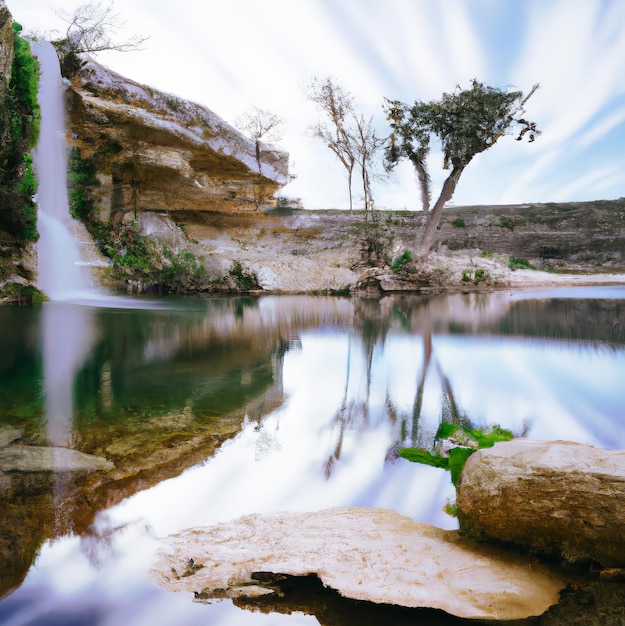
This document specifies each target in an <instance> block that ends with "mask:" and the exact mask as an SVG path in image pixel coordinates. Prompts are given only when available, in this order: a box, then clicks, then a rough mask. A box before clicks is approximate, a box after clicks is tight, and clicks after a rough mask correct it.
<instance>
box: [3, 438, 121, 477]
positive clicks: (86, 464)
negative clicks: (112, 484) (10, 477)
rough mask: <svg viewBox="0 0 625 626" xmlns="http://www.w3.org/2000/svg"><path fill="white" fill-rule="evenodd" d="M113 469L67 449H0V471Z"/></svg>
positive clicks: (111, 465)
mask: <svg viewBox="0 0 625 626" xmlns="http://www.w3.org/2000/svg"><path fill="white" fill-rule="evenodd" d="M114 467H115V466H114V465H113V463H111V462H110V461H107V460H106V459H103V458H102V457H99V456H94V455H92V454H85V453H84V452H78V451H77V450H70V449H69V448H50V447H44V446H18V445H14V446H8V447H5V448H0V472H56V473H68V472H71V473H88V472H97V471H107V470H112V469H114Z"/></svg>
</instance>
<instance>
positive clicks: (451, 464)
mask: <svg viewBox="0 0 625 626" xmlns="http://www.w3.org/2000/svg"><path fill="white" fill-rule="evenodd" d="M513 437H514V435H513V433H512V432H511V431H509V430H506V429H504V428H501V427H500V426H493V427H492V428H490V429H488V430H485V429H481V428H469V427H467V426H459V425H458V424H451V423H448V422H443V423H441V425H440V426H439V427H438V431H437V432H436V436H435V438H434V448H436V447H437V446H438V443H439V442H440V441H442V440H451V441H452V442H454V443H457V445H456V446H455V447H452V448H451V449H450V450H449V456H443V455H442V454H439V453H437V452H433V451H429V450H425V449H424V448H402V449H401V450H400V451H399V456H401V457H402V458H404V459H406V460H407V461H413V462H415V463H422V464H424V465H431V466H432V467H440V468H443V469H446V470H449V471H450V473H451V482H452V483H453V485H454V486H456V487H457V486H458V482H459V481H460V475H461V474H462V468H463V467H464V464H465V463H466V460H467V459H468V458H469V457H470V456H471V455H472V454H473V453H474V452H475V451H476V450H478V449H480V448H491V447H492V446H494V445H495V444H496V443H497V442H498V441H509V440H510V439H512V438H513Z"/></svg>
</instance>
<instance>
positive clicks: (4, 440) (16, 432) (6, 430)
mask: <svg viewBox="0 0 625 626" xmlns="http://www.w3.org/2000/svg"><path fill="white" fill-rule="evenodd" d="M23 436H24V431H23V430H22V429H21V428H10V427H0V448H4V447H5V446H8V445H9V444H10V443H13V442H14V441H15V440H17V439H21V438H22V437H23Z"/></svg>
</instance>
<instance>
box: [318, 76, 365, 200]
mask: <svg viewBox="0 0 625 626" xmlns="http://www.w3.org/2000/svg"><path fill="white" fill-rule="evenodd" d="M306 97H307V98H308V99H309V100H310V101H311V102H314V103H315V104H316V105H317V108H318V109H319V110H320V112H321V113H322V114H323V115H324V116H325V117H326V118H327V121H324V122H322V121H319V122H317V124H315V125H314V126H312V127H311V131H312V134H313V136H314V137H317V138H318V139H321V141H323V142H324V143H325V144H326V145H327V146H328V148H330V150H332V152H334V154H335V155H336V157H337V158H338V160H339V161H340V162H341V163H342V164H343V167H344V168H345V170H346V171H347V189H348V192H349V210H350V211H351V210H352V209H353V208H354V199H353V194H352V179H353V174H354V167H355V166H356V161H357V154H356V150H355V146H354V142H353V140H352V137H351V136H350V132H349V123H350V121H351V119H352V118H353V117H354V102H353V98H352V96H351V94H349V93H348V92H346V91H345V90H344V89H343V88H342V87H341V86H340V85H338V84H337V83H335V82H334V80H333V79H332V78H330V77H329V76H328V77H326V78H324V79H319V78H314V79H313V80H312V82H311V83H310V84H309V85H308V87H307V91H306Z"/></svg>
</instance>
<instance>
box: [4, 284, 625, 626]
mask: <svg viewBox="0 0 625 626" xmlns="http://www.w3.org/2000/svg"><path fill="white" fill-rule="evenodd" d="M133 305H136V306H137V308H132V306H133ZM624 326H625V289H623V288H621V287H602V288H579V289H576V290H571V289H567V290H561V291H558V290H552V291H547V290H541V291H533V292H514V293H512V292H496V293H493V294H454V295H449V296H428V297H424V296H422V297H420V296H403V297H399V296H398V297H387V298H384V299H382V300H366V299H365V300H358V299H349V298H331V297H308V296H293V297H291V296H280V297H262V298H215V299H208V300H200V299H162V300H151V301H145V300H125V301H124V308H121V307H120V303H119V302H118V303H116V304H115V306H112V307H105V306H85V305H84V304H83V305H77V304H70V303H60V302H56V303H55V302H53V303H46V304H45V305H43V306H41V307H39V308H36V307H33V308H14V307H4V308H0V328H1V329H2V331H1V332H0V428H12V429H15V428H21V429H22V430H23V433H24V435H23V438H22V440H21V441H20V442H19V443H28V444H31V445H53V446H60V447H69V448H73V449H76V450H80V451H82V452H85V453H88V454H94V455H97V456H103V457H106V458H108V459H109V460H111V461H112V462H113V463H114V464H115V466H116V469H115V470H114V471H112V472H111V473H110V474H109V475H108V476H106V477H103V476H98V475H91V476H88V477H84V476H83V477H76V476H75V477H71V478H68V477H67V475H65V476H59V475H56V476H55V475H53V476H52V477H50V476H41V475H31V476H30V477H29V478H28V480H26V479H24V478H23V475H21V476H18V477H16V476H15V475H6V474H5V475H4V477H2V475H0V478H1V480H0V511H3V513H2V528H1V533H0V557H2V560H3V562H4V563H5V564H6V565H5V572H4V574H3V575H2V576H1V577H0V584H1V585H2V587H1V588H0V598H1V599H0V623H3V624H5V623H6V624H16V625H17V624H19V625H27V624H57V623H58V624H133V625H134V624H140V625H141V624H219V625H222V624H223V625H225V624H282V623H284V624H290V625H293V624H320V623H324V622H323V621H322V620H323V619H325V618H323V617H322V616H321V615H319V613H318V611H317V614H318V616H317V617H315V616H314V615H311V614H306V612H307V609H306V606H304V607H301V606H300V607H299V608H298V610H296V611H295V612H293V613H292V614H290V615H286V614H279V613H276V612H271V613H262V612H258V611H256V612H252V611H249V610H244V609H242V608H239V607H237V606H235V605H234V604H233V603H232V602H230V601H221V602H218V603H214V604H209V605H205V604H199V603H196V602H193V597H190V596H186V595H184V594H172V593H169V592H167V591H165V590H164V589H162V588H161V587H160V586H159V584H158V580H155V579H154V577H153V575H152V574H151V573H150V567H151V564H152V562H153V560H154V555H155V552H156V550H157V549H158V547H159V539H160V538H162V537H165V536H167V535H168V534H171V533H174V532H177V531H178V530H181V529H184V528H187V527H192V526H201V525H207V524H211V523H216V522H221V521H226V520H228V519H233V518H235V517H238V516H240V515H244V514H247V513H252V512H269V511H277V510H299V511H306V510H317V509H321V508H327V507H332V506H356V505H357V506H382V507H388V508H392V509H395V510H397V511H398V512H400V513H402V514H404V515H407V516H410V517H412V518H414V519H415V520H418V521H423V522H427V523H431V524H435V525H437V526H441V527H445V528H455V527H456V521H455V519H454V518H451V517H449V516H447V515H446V514H445V513H444V512H443V510H442V508H443V506H444V504H445V503H446V502H447V501H448V500H450V499H453V497H454V491H453V488H452V486H451V483H450V481H449V476H448V474H446V473H445V472H443V471H442V470H438V469H435V468H430V467H425V466H419V465H416V464H411V463H409V462H407V461H404V460H403V459H399V458H397V456H396V454H395V451H396V449H397V448H398V447H399V446H402V445H418V446H428V445H429V444H430V443H431V441H432V438H433V436H434V433H435V432H436V429H437V427H438V424H439V423H440V421H441V420H442V419H445V420H460V421H463V422H467V421H469V422H471V423H473V424H474V425H477V426H487V425H492V424H500V425H501V426H504V427H506V428H509V429H511V430H512V431H513V432H514V433H515V434H517V435H525V436H528V437H530V438H533V439H568V440H573V441H579V442H583V443H588V444H592V445H595V446H598V447H602V448H606V449H621V448H624V447H625V431H624V430H623V429H622V426H621V425H622V421H623V417H624V416H623V408H624V407H625V385H623V381H625V328H624ZM14 445H15V444H14ZM7 476H8V477H7ZM3 594H4V595H3ZM308 610H309V611H312V612H313V613H314V612H315V610H316V609H314V608H312V607H310V608H309V609H308ZM344 610H345V611H347V612H346V613H345V616H343V617H341V620H342V621H340V623H345V624H349V623H359V624H360V623H364V622H362V616H361V617H358V620H359V621H356V617H355V616H356V612H357V609H356V608H355V607H352V608H350V607H348V608H347V609H344ZM350 611H351V613H350ZM388 611H391V610H390V609H388ZM350 615H351V617H350ZM393 615H395V614H393V613H392V612H391V613H388V614H386V617H384V616H382V617H380V616H378V617H377V618H376V619H378V620H383V619H386V620H387V623H398V624H399V623H402V624H403V623H410V620H411V619H412V620H414V619H415V614H414V613H409V615H408V617H405V616H403V614H402V616H401V617H400V616H397V617H393ZM336 619H338V618H336ZM403 619H406V620H407V621H405V622H404V621H402V620H403ZM437 619H438V618H437ZM350 620H352V621H350ZM380 623H381V622H380ZM428 623H443V622H441V621H440V620H439V621H438V622H437V621H430V622H428Z"/></svg>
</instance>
